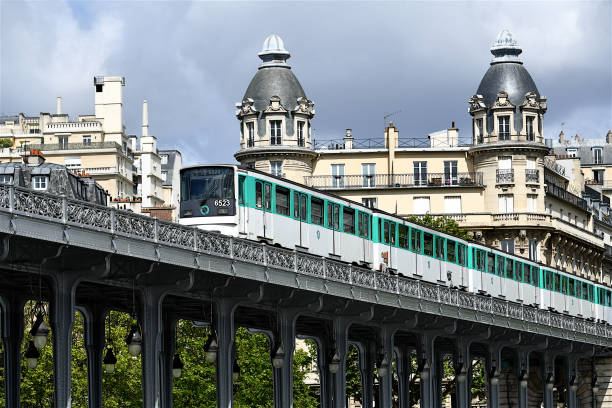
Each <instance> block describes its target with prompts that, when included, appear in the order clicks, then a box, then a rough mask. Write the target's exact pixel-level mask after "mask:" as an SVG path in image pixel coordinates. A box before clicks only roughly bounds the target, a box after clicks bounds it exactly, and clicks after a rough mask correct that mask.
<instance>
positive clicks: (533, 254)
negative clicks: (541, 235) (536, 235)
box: [529, 239, 539, 262]
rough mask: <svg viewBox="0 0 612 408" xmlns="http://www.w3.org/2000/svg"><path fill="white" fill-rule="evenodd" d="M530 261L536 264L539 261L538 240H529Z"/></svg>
mask: <svg viewBox="0 0 612 408" xmlns="http://www.w3.org/2000/svg"><path fill="white" fill-rule="evenodd" d="M529 259H530V260H532V261H536V262H537V261H539V256H538V240H537V239H530V240H529Z"/></svg>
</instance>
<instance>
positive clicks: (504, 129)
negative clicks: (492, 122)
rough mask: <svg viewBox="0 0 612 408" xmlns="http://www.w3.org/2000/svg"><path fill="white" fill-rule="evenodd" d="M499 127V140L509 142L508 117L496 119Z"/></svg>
mask: <svg viewBox="0 0 612 408" xmlns="http://www.w3.org/2000/svg"><path fill="white" fill-rule="evenodd" d="M497 121H498V122H497V123H498V126H499V140H510V116H500V117H498V118H497Z"/></svg>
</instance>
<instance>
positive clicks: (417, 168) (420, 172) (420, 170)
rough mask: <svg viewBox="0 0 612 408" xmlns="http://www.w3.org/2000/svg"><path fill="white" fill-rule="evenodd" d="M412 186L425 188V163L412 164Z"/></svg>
mask: <svg viewBox="0 0 612 408" xmlns="http://www.w3.org/2000/svg"><path fill="white" fill-rule="evenodd" d="M414 185H415V186H426V185H427V162H426V161H418V162H414Z"/></svg>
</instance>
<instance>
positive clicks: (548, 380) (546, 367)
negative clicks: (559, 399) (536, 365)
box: [542, 353, 555, 408]
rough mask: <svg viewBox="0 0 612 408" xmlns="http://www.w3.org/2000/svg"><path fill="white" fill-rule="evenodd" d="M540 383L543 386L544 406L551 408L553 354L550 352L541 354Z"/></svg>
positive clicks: (553, 372) (553, 375)
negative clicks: (542, 361)
mask: <svg viewBox="0 0 612 408" xmlns="http://www.w3.org/2000/svg"><path fill="white" fill-rule="evenodd" d="M543 360H544V364H542V383H543V386H544V390H543V392H544V407H543V408H553V397H554V396H553V388H554V385H555V356H554V355H552V354H550V353H544V354H543Z"/></svg>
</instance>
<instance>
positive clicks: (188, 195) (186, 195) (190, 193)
mask: <svg viewBox="0 0 612 408" xmlns="http://www.w3.org/2000/svg"><path fill="white" fill-rule="evenodd" d="M181 190H182V200H183V201H187V200H203V199H210V198H212V199H218V200H230V199H233V198H234V169H232V168H231V167H202V168H196V169H187V170H184V171H183V174H182V176H181Z"/></svg>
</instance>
